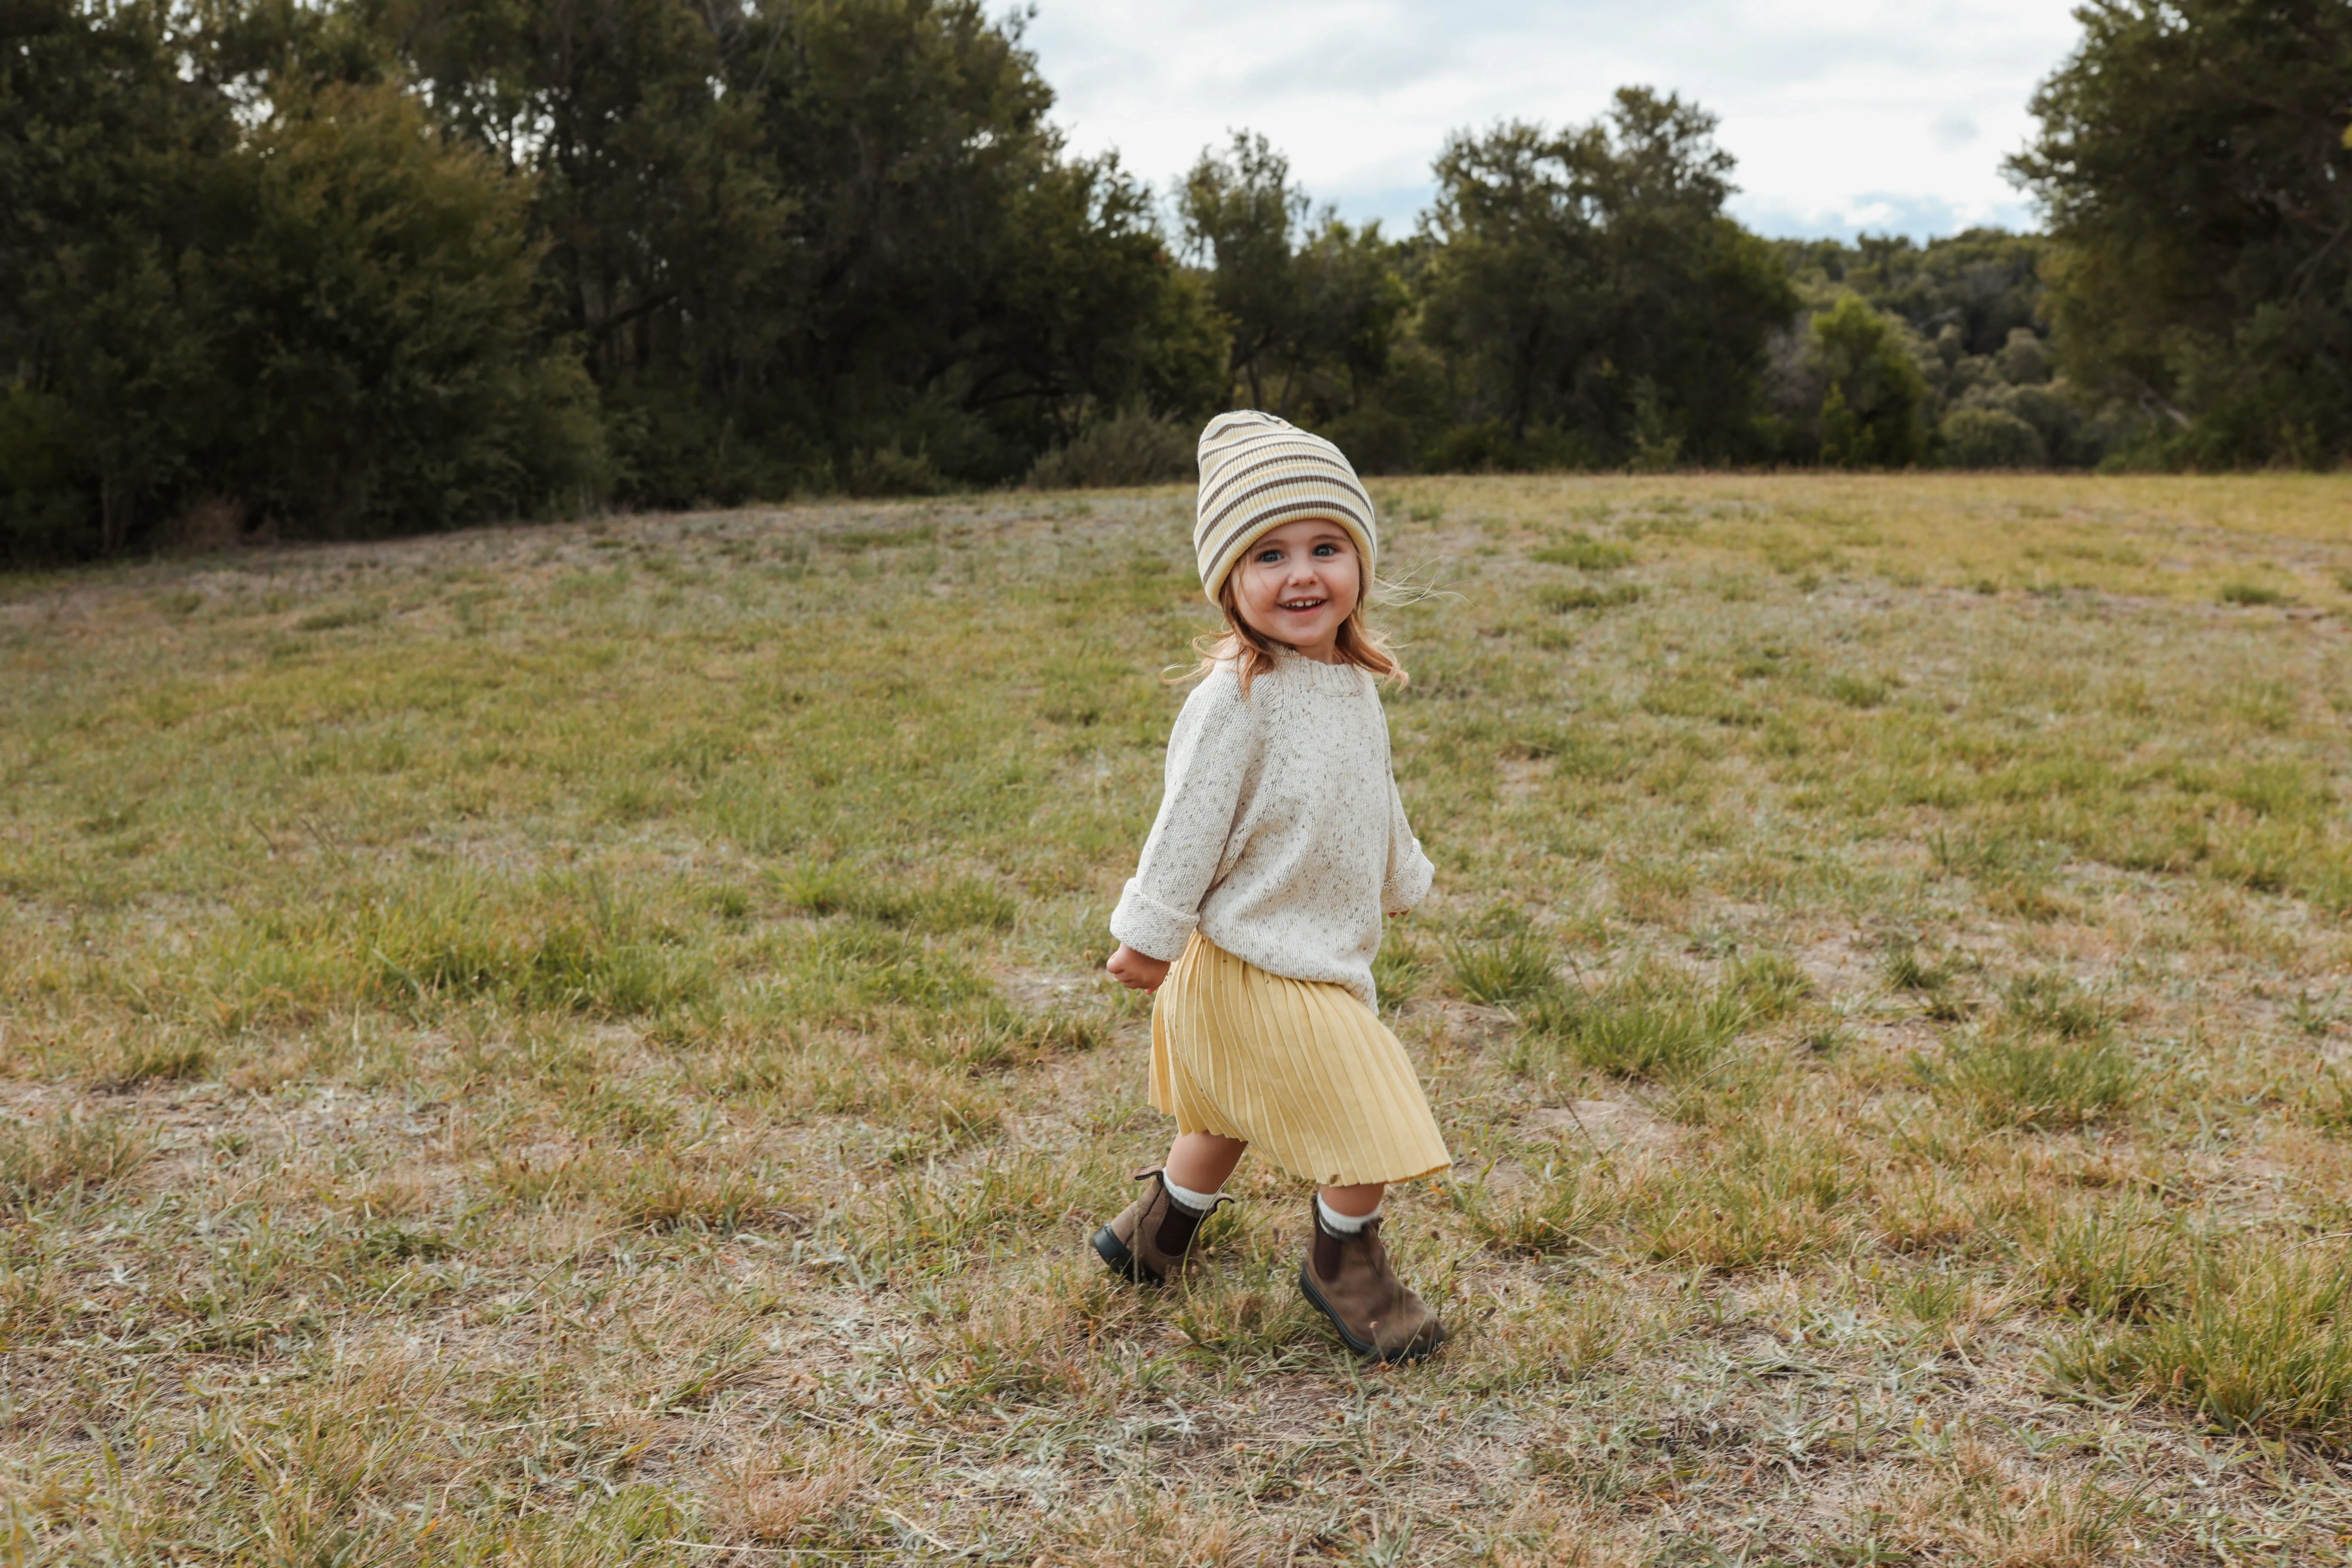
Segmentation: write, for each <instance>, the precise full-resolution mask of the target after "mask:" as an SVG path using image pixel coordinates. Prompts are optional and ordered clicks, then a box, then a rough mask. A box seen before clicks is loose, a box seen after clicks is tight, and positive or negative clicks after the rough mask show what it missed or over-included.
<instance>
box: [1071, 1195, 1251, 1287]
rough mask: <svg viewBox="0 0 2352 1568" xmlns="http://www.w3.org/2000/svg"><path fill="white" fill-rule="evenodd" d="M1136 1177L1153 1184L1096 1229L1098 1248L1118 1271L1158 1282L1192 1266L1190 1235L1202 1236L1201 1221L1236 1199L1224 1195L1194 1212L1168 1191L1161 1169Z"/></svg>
mask: <svg viewBox="0 0 2352 1568" xmlns="http://www.w3.org/2000/svg"><path fill="white" fill-rule="evenodd" d="M1135 1179H1136V1180H1137V1181H1139V1182H1141V1181H1149V1182H1150V1184H1151V1185H1150V1186H1149V1187H1147V1188H1146V1189H1144V1194H1143V1195H1142V1196H1141V1197H1139V1198H1138V1199H1136V1200H1135V1201H1134V1202H1133V1203H1131V1204H1129V1205H1127V1207H1126V1208H1124V1209H1122V1210H1120V1211H1119V1215H1118V1218H1117V1219H1115V1220H1113V1221H1111V1222H1110V1223H1109V1224H1108V1225H1107V1226H1103V1227H1102V1228H1101V1229H1100V1230H1098V1231H1097V1232H1095V1250H1096V1251H1097V1252H1098V1253H1100V1254H1102V1260H1103V1261H1104V1262H1105V1263H1108V1264H1109V1265H1110V1266H1111V1268H1112V1270H1113V1271H1114V1272H1117V1273H1120V1274H1124V1275H1126V1276H1127V1277H1128V1278H1129V1279H1132V1280H1134V1281H1135V1282H1136V1283H1137V1284H1139V1285H1158V1284H1161V1283H1164V1282H1165V1281H1167V1280H1171V1279H1176V1278H1177V1277H1178V1276H1179V1275H1181V1274H1182V1273H1183V1272H1184V1271H1185V1270H1186V1269H1188V1268H1191V1267H1192V1238H1193V1237H1197V1236H1199V1235H1200V1234H1201V1222H1202V1221H1203V1220H1205V1219H1207V1218H1208V1217H1209V1214H1214V1213H1216V1212H1217V1209H1218V1208H1219V1207H1220V1206H1221V1205H1224V1204H1228V1203H1231V1202H1232V1201H1233V1200H1232V1199H1231V1198H1225V1197H1220V1198H1219V1199H1218V1200H1217V1201H1216V1203H1214V1204H1212V1205H1209V1214H1197V1215H1196V1214H1194V1213H1193V1212H1192V1210H1191V1209H1188V1208H1186V1207H1185V1206H1184V1205H1181V1204H1180V1203H1178V1202H1177V1201H1176V1200H1175V1199H1173V1198H1171V1197H1170V1196H1169V1195H1168V1184H1167V1183H1166V1181H1165V1180H1163V1179H1162V1178H1161V1176H1160V1173H1159V1172H1158V1171H1156V1170H1151V1171H1138V1172H1137V1173H1135Z"/></svg>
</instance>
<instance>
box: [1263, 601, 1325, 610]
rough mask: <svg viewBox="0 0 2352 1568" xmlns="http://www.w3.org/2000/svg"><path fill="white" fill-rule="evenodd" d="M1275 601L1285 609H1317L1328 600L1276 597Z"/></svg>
mask: <svg viewBox="0 0 2352 1568" xmlns="http://www.w3.org/2000/svg"><path fill="white" fill-rule="evenodd" d="M1275 603H1276V605H1278V606H1279V607H1281V608H1283V609H1286V610H1319V609H1321V608H1322V607H1323V606H1324V605H1328V604H1329V603H1330V601H1329V600H1328V599H1277V600H1276V601H1275Z"/></svg>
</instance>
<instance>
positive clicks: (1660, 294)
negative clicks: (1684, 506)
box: [1423, 88, 1796, 458]
mask: <svg viewBox="0 0 2352 1568" xmlns="http://www.w3.org/2000/svg"><path fill="white" fill-rule="evenodd" d="M1715 125H1716V121H1715V119H1714V117H1713V116H1711V115H1709V114H1707V113H1706V112H1705V111H1704V110H1700V109H1699V108H1697V107H1696V105H1692V104H1686V103H1685V102H1683V101H1682V100H1680V99H1679V98H1676V97H1675V96H1673V95H1671V94H1669V95H1664V96H1661V95H1659V94H1657V93H1654V92H1653V91H1651V90H1649V89H1643V88H1627V89H1622V90H1621V91H1620V92H1619V93H1618V95H1617V98H1616V100H1615V103H1614V104H1613V105H1612V108H1611V110H1610V111H1609V112H1608V113H1607V114H1606V115H1604V116H1603V117H1602V118H1601V119H1600V120H1598V121H1594V122H1593V123H1591V124H1590V125H1587V126H1583V127H1580V128H1576V129H1572V130H1570V131H1567V132H1561V133H1559V134H1557V135H1555V134H1553V133H1551V132H1547V131H1545V130H1544V129H1543V128H1542V127H1540V126H1537V125H1532V124H1527V123H1521V122H1514V123H1509V124H1506V125H1503V126H1501V127H1498V128H1497V129H1496V130H1495V131H1493V132H1489V133H1488V134H1486V135H1485V136H1472V135H1469V134H1467V133H1460V134H1456V135H1454V136H1452V137H1450V138H1448V140H1447V142H1446V144H1445V148H1444V151H1443V152H1442V153H1440V154H1439V157H1438V160H1437V164H1436V174H1437V182H1438V194H1437V200H1436V203H1435V205H1434V207H1433V209H1432V211H1431V213H1430V214H1429V215H1428V216H1427V217H1426V218H1425V219H1424V220H1423V223H1424V233H1425V235H1426V237H1427V239H1428V241H1429V243H1430V244H1431V245H1432V247H1433V260H1432V263H1431V268H1430V274H1429V281H1428V300H1427V304H1426V306H1425V307H1424V312H1423V330H1424V332H1425V334H1426V335H1427V337H1428V339H1429V341H1430V342H1431V343H1432V344H1433V346H1434V347H1436V348H1437V349H1438V350H1439V351H1440V352H1441V353H1444V354H1445V355H1446V356H1447V358H1448V360H1449V361H1450V362H1451V363H1453V364H1454V367H1455V371H1456V375H1457V378H1458V381H1459V384H1460V385H1461V389H1462V393H1463V407H1462V412H1463V413H1464V415H1465V416H1466V417H1467V418H1468V419H1470V420H1471V421H1473V422H1474V423H1475V421H1478V420H1482V419H1483V420H1490V421H1492V422H1493V425H1492V429H1493V430H1494V432H1495V438H1496V439H1497V440H1500V441H1501V442H1503V444H1504V445H1503V447H1501V448H1498V449H1497V456H1498V457H1501V456H1502V455H1504V454H1506V453H1507V451H1508V450H1512V449H1516V450H1519V451H1527V450H1528V449H1529V443H1530V438H1531V436H1533V435H1534V433H1536V432H1538V430H1543V429H1550V430H1553V431H1556V432H1565V433H1567V434H1568V439H1569V441H1570V443H1571V444H1572V445H1571V446H1570V447H1569V448H1566V449H1565V451H1567V452H1570V453H1572V452H1573V451H1576V450H1580V451H1582V452H1583V453H1585V454H1586V455H1589V456H1596V457H1597V456H1601V455H1613V454H1622V453H1626V452H1629V451H1632V450H1633V449H1634V448H1635V447H1637V446H1642V445H1644V444H1646V446H1647V447H1648V448H1649V449H1651V450H1656V449H1659V447H1660V446H1661V444H1662V443H1664V442H1670V441H1671V442H1675V443H1679V444H1680V445H1681V447H1683V448H1684V449H1686V450H1688V451H1690V452H1691V453H1692V454H1693V455H1695V456H1700V457H1706V458H1727V457H1733V456H1738V455H1740V454H1742V453H1744V452H1747V451H1749V450H1752V449H1753V447H1755V445H1756V444H1757V441H1758V438H1759V427H1758V426H1759V415H1760V414H1761V410H1762V405H1761V384H1762V373H1763V370H1764V356H1765V346H1766V340H1767V338H1768V336H1769V333H1770V332H1771V331H1772V330H1773V329H1774V328H1776V327H1778V326H1780V324H1781V323H1783V322H1785V321H1787V320H1788V319H1789V317H1790V315H1791V314H1793V313H1794V311H1795V310H1796V296H1795V293H1794V290H1793V289H1791V288H1790V283H1789V281H1788V277H1787V273H1786V269H1785V268H1783V267H1782V266H1781V264H1780V261H1779V259H1778V258H1777V257H1776V256H1775V255H1774V254H1773V252H1772V251H1771V249H1770V248H1769V247H1768V246H1766V245H1764V244H1763V243H1762V242H1761V241H1759V240H1758V239H1756V238H1755V237H1753V236H1751V235H1748V234H1747V233H1746V232H1745V231H1744V230H1742V229H1741V228H1739V226H1738V225H1737V224H1735V223H1734V222H1732V221H1731V220H1730V219H1729V218H1727V217H1726V216H1724V214H1723V211H1722V208H1723V203H1724V200H1725V198H1726V197H1727V195H1729V193H1730V190H1731V185H1730V173H1731V169H1732V159H1731V156H1730V154H1728V153H1725V152H1723V151H1722V150H1721V149H1720V148H1718V147H1717V146H1716V145H1715V142H1714V141H1713V135H1714V130H1715ZM1556 450H1557V449H1556Z"/></svg>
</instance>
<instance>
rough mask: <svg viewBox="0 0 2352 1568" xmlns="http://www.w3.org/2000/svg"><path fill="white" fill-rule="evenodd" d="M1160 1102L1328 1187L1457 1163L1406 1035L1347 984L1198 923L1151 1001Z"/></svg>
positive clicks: (1179, 1124) (1190, 1126)
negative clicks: (1292, 972) (1240, 954)
mask: <svg viewBox="0 0 2352 1568" xmlns="http://www.w3.org/2000/svg"><path fill="white" fill-rule="evenodd" d="M1151 1103H1152V1104H1153V1105H1155V1106H1157V1107H1158V1108H1159V1109H1160V1110H1164V1111H1167V1112H1168V1113H1169V1114H1170V1115H1171V1116H1173V1117H1175V1118H1176V1131H1179V1132H1213V1133H1215V1134H1217V1135H1218V1136H1219V1137H1222V1138H1239V1139H1242V1140H1244V1142H1248V1143H1249V1144H1250V1145H1251V1146H1252V1147H1253V1148H1255V1149H1257V1150H1259V1151H1260V1152H1263V1153H1265V1154H1266V1155H1267V1156H1269V1157H1270V1158H1271V1159H1272V1160H1273V1161H1274V1162H1275V1163H1276V1164H1277V1165H1280V1166H1281V1167H1282V1168H1283V1169H1284V1170H1286V1171H1287V1172H1289V1173H1291V1174H1292V1175H1294V1176H1298V1177H1301V1178H1303V1179H1305V1180H1307V1181H1310V1182H1314V1183H1317V1184H1319V1185H1323V1186H1331V1187H1349V1186H1355V1185H1357V1184H1360V1183H1365V1182H1404V1181H1411V1180H1412V1178H1414V1177H1415V1176H1428V1175H1434V1174H1435V1173H1437V1172H1439V1171H1443V1170H1444V1169H1446V1168H1447V1167H1448V1166H1450V1165H1452V1164H1453V1163H1454V1160H1453V1157H1452V1156H1451V1155H1449V1154H1448V1153H1446V1152H1445V1140H1444V1138H1443V1137H1441V1136H1440V1135H1439V1133H1438V1131H1437V1119H1436V1118H1435V1117H1433V1116H1432V1115H1431V1114H1430V1112H1429V1098H1428V1097H1427V1096H1426V1095H1424V1094H1423V1093H1422V1091H1421V1079H1420V1078H1419V1076H1418V1075H1416V1074H1415V1073H1414V1072H1413V1070H1412V1062H1411V1061H1410V1060H1408V1059H1407V1058H1406V1057H1405V1054H1404V1047H1403V1046H1402V1045H1400V1044H1398V1043H1397V1037H1396V1036H1394V1035H1393V1034H1391V1033H1390V1032H1389V1027H1388V1026H1387V1025H1385V1024H1383V1023H1381V1020H1380V1017H1379V1016H1378V1015H1377V1014H1375V1013H1374V1012H1373V1011H1372V1010H1371V1009H1370V1007H1367V1006H1365V1005H1364V1004H1363V1000H1362V998H1360V997H1359V996H1358V995H1357V994H1355V993H1354V992H1352V991H1349V989H1348V988H1347V987H1346V986H1344V985H1335V984H1327V983H1323V982H1318V981H1312V980H1291V979H1287V978H1286V977H1284V976H1282V975H1279V974H1269V973H1266V972H1265V970H1263V969H1260V968H1259V967H1258V966H1257V965H1255V964H1254V963H1248V962H1247V961H1245V960H1243V959H1239V958H1235V957H1234V955H1233V954H1232V953H1230V952H1226V951H1225V950H1224V949H1223V948H1221V947H1219V946H1217V945H1216V943H1214V942H1210V941H1209V940H1208V939H1207V938H1205V937H1202V936H1201V935H1200V934H1199V933H1198V932H1195V933H1194V934H1193V937H1192V942H1191V943H1190V944H1189V945H1188V946H1186V948H1185V949H1184V956H1183V957H1181V958H1180V959H1178V960H1177V961H1176V963H1175V966H1174V967H1173V968H1171V970H1169V972H1168V978H1167V979H1166V980H1165V981H1163V982H1162V983H1161V984H1160V990H1159V993H1158V994H1157V997H1156V998H1155V1000H1154V1002H1153V1004H1152V1008H1151Z"/></svg>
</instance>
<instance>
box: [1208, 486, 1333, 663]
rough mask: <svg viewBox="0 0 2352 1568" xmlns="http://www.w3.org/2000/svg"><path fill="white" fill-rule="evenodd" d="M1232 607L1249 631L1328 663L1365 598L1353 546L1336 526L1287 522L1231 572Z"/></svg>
mask: <svg viewBox="0 0 2352 1568" xmlns="http://www.w3.org/2000/svg"><path fill="white" fill-rule="evenodd" d="M1231 580H1232V582H1233V584H1234V609H1236V610H1237V611H1239V612H1240V614H1241V617H1242V620H1243V622H1244V624H1245V625H1246V626H1248V627H1249V628H1250V630H1252V631H1254V632H1255V633H1257V634H1258V636H1260V637H1265V638H1266V639H1267V640H1269V641H1272V642H1278V643H1283V644H1286V645H1287V646H1288V647H1295V648H1297V650H1298V651H1299V652H1300V653H1303V654H1305V655H1306V656H1307V658H1313V659H1319V660H1321V661H1322V662H1323V663H1325V664H1329V663H1330V662H1332V660H1334V659H1335V658H1338V657H1339V627H1340V626H1342V625H1343V624H1344V623H1345V622H1346V621H1347V619H1348V617H1349V616H1351V615H1353V614H1355V611H1356V602H1357V600H1358V599H1360V597H1361V596H1362V594H1363V569H1362V564H1361V563H1360V562H1359V561H1358V560H1357V558H1356V542H1355V541H1354V540H1352V539H1350V538H1349V536H1348V531H1347V530H1346V529H1344V528H1341V527H1340V526H1339V524H1338V523H1336V522H1326V521H1323V520H1322V519H1320V518H1307V519H1304V520H1302V521H1297V522H1286V523H1284V524H1283V525H1282V526H1281V527H1280V528H1277V529H1276V530H1274V531H1272V532H1270V533H1268V534H1266V535H1265V537H1264V538H1262V539H1260V540H1259V541H1258V542H1256V543H1255V544H1253V545H1251V546H1250V548H1249V553H1248V554H1246V555H1244V556H1243V557H1242V560H1241V563H1240V564H1239V565H1237V566H1235V567H1234V572H1233V577H1232V579H1231Z"/></svg>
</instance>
